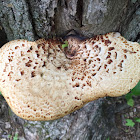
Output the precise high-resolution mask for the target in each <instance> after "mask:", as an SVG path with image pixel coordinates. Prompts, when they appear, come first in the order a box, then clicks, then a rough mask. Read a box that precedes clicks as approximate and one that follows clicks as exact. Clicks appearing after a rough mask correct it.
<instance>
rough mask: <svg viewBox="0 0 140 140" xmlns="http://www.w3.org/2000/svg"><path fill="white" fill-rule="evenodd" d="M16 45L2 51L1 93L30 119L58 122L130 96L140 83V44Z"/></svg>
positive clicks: (104, 40)
mask: <svg viewBox="0 0 140 140" xmlns="http://www.w3.org/2000/svg"><path fill="white" fill-rule="evenodd" d="M67 41H68V44H69V45H68V47H67V48H64V49H63V48H62V47H61V46H62V44H63V43H62V42H61V41H60V40H54V39H50V40H44V39H41V40H38V41H36V42H29V41H27V40H15V41H11V42H9V43H7V44H5V45H4V46H3V47H2V48H1V49H0V91H1V92H2V94H3V96H4V98H5V99H6V101H7V103H8V104H9V106H10V107H11V109H12V110H13V112H14V113H15V114H16V115H18V116H19V117H21V118H23V119H27V120H37V121H40V120H43V121H44V120H54V119H58V118H60V117H63V116H65V115H67V114H69V113H71V112H73V111H75V110H77V109H79V108H81V107H82V106H83V105H84V104H86V103H87V102H89V101H93V100H96V99H98V98H100V97H105V96H111V97H117V96H122V95H124V94H126V93H128V92H129V91H130V90H131V89H132V88H133V87H135V85H136V84H137V83H138V81H139V80H140V45H139V44H138V43H136V42H135V43H134V42H130V41H127V40H126V39H125V38H123V37H122V36H120V34H119V33H108V34H106V35H98V36H96V37H94V38H91V39H86V40H83V41H81V40H78V39H77V38H75V37H74V38H73V37H69V38H67Z"/></svg>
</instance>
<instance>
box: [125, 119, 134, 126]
mask: <svg viewBox="0 0 140 140" xmlns="http://www.w3.org/2000/svg"><path fill="white" fill-rule="evenodd" d="M125 125H126V126H131V127H133V126H134V125H135V123H134V122H133V120H131V119H126V124H125Z"/></svg>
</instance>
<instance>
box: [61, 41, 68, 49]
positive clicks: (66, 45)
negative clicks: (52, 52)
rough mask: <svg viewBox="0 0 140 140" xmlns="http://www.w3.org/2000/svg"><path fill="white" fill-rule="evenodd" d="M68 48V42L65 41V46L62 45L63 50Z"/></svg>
mask: <svg viewBox="0 0 140 140" xmlns="http://www.w3.org/2000/svg"><path fill="white" fill-rule="evenodd" d="M66 47H68V41H64V44H62V48H63V49H64V48H66Z"/></svg>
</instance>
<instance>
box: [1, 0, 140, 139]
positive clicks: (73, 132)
mask: <svg viewBox="0 0 140 140" xmlns="http://www.w3.org/2000/svg"><path fill="white" fill-rule="evenodd" d="M71 30H74V31H76V32H77V33H78V34H80V35H82V36H85V37H92V36H94V35H98V34H105V33H108V32H113V31H118V32H120V33H121V34H122V35H123V36H124V37H126V38H127V39H128V40H131V41H137V42H139V43H140V0H0V47H1V46H2V45H3V44H4V43H6V42H8V41H10V40H15V39H27V40H30V41H34V40H36V39H39V38H51V37H54V36H55V37H64V36H65V35H67V33H68V32H70V31H71ZM139 102H140V98H138V97H137V98H136V99H135V106H134V107H132V108H130V107H129V106H128V105H127V104H126V101H125V97H124V96H123V97H118V98H109V97H107V98H102V99H98V100H96V101H93V102H90V103H88V104H86V105H85V106H84V107H83V108H81V109H80V110H77V111H75V112H73V113H72V114H70V115H67V116H65V117H63V118H61V119H58V120H54V121H45V122H37V121H34V122H33V121H26V120H23V119H21V118H19V117H17V116H16V115H15V114H14V113H13V112H12V111H11V110H10V108H9V107H8V105H7V103H6V101H5V100H4V98H3V97H2V96H0V139H9V140H12V139H14V138H16V137H18V139H19V140H107V139H108V140H139V139H140V125H139V124H136V125H135V127H133V128H130V127H126V126H124V123H125V119H126V118H133V117H140V113H139V112H140V106H139ZM130 113H131V114H130ZM126 130H127V131H126ZM17 135H18V136H17Z"/></svg>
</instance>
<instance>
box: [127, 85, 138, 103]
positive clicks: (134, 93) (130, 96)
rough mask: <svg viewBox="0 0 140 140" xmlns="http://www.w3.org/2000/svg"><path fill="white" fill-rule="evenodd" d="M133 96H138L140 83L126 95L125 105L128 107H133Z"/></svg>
mask: <svg viewBox="0 0 140 140" xmlns="http://www.w3.org/2000/svg"><path fill="white" fill-rule="evenodd" d="M133 96H140V82H139V83H138V84H137V85H136V86H135V88H133V89H132V90H131V92H129V93H128V94H126V96H125V98H126V101H127V104H128V105H129V106H134V99H133Z"/></svg>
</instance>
